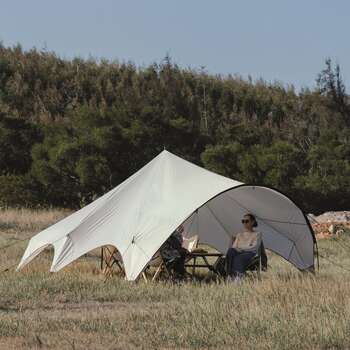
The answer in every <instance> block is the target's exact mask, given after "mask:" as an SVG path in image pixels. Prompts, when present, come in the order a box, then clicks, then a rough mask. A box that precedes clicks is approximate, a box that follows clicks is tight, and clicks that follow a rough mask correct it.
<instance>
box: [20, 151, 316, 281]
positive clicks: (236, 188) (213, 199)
mask: <svg viewBox="0 0 350 350" xmlns="http://www.w3.org/2000/svg"><path fill="white" fill-rule="evenodd" d="M248 212H250V213H252V214H254V215H255V216H256V218H257V222H258V230H259V231H260V232H262V235H263V242H264V245H265V248H268V249H270V250H272V251H274V252H275V253H277V254H279V255H280V256H282V257H283V258H285V259H286V260H288V261H289V262H291V263H292V264H294V265H295V266H296V267H297V268H299V269H300V270H304V269H309V268H312V267H313V266H314V234H313V231H312V229H311V226H310V224H309V222H308V220H307V218H306V216H305V215H304V213H303V212H302V211H301V210H300V208H298V207H297V206H296V205H295V204H294V202H292V201H291V200H290V199H289V198H288V197H286V196H285V195H283V194H281V193H280V192H278V191H276V190H274V189H271V188H267V187H262V186H251V185H244V184H243V183H241V182H238V181H235V180H232V179H229V178H226V177H223V176H221V175H218V174H215V173H213V172H210V171H208V170H205V169H203V168H201V167H198V166H196V165H194V164H192V163H190V162H188V161H186V160H184V159H182V158H179V157H177V156H175V155H174V154H172V153H170V152H168V151H163V152H161V153H160V154H159V155H158V156H157V157H156V158H154V159H153V160H152V161H151V162H149V163H148V164H146V165H145V166H144V167H143V168H141V169H140V170H139V171H138V172H136V173H135V174H134V175H132V176H131V177H130V178H128V179H127V180H125V181H124V182H123V183H121V184H120V185H119V186H117V187H116V188H114V189H113V190H111V191H109V192H108V193H106V194H105V195H104V196H102V197H100V198H99V199H97V200H96V201H94V202H92V203H91V204H89V205H88V206H86V207H84V208H82V209H80V210H79V211H77V212H75V213H73V214H72V215H70V216H68V217H66V218H65V219H63V220H61V221H60V222H58V223H56V224H54V225H52V226H50V227H49V228H47V229H46V230H44V231H42V232H40V233H38V234H37V235H36V236H34V237H33V238H32V239H31V240H30V242H29V244H28V247H27V249H26V251H25V253H24V255H23V257H22V260H21V262H20V264H19V266H18V268H21V267H23V266H24V265H26V264H27V263H28V262H29V261H31V260H32V259H33V258H34V257H36V256H37V255H38V254H39V253H40V252H41V251H42V250H43V249H45V248H46V247H48V246H50V245H52V246H53V247H54V258H53V262H52V266H51V271H58V270H60V269H62V268H63V267H65V266H66V265H68V264H69V263H71V262H72V261H74V260H76V259H77V258H79V257H80V256H82V255H83V254H86V253H87V252H89V251H91V250H93V249H95V248H98V247H101V246H104V245H113V246H115V247H116V248H117V249H118V251H119V252H120V254H121V256H122V258H123V263H124V268H125V273H126V278H127V279H128V280H135V279H136V278H137V277H138V275H139V274H140V273H141V272H142V270H143V269H144V268H145V266H146V265H147V263H148V262H149V261H150V260H151V258H152V256H153V255H154V254H155V253H156V252H157V250H158V249H159V247H160V246H161V245H162V244H163V243H164V242H165V241H166V240H167V238H168V237H169V236H170V235H171V233H172V232H173V231H174V230H175V229H176V228H177V227H178V226H179V225H180V224H182V223H184V226H185V232H186V236H191V235H194V234H198V235H199V239H200V242H201V243H207V244H210V245H211V246H213V247H215V248H216V249H217V250H219V251H221V252H222V253H225V252H226V250H227V249H228V247H229V244H230V236H232V235H234V234H235V233H238V232H240V231H241V230H242V224H241V218H242V216H243V215H244V214H246V213H248Z"/></svg>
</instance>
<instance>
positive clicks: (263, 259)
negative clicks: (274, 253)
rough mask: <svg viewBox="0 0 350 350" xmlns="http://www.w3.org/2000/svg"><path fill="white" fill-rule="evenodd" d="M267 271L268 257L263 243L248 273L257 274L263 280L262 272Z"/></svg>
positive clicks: (251, 262) (250, 264)
mask: <svg viewBox="0 0 350 350" xmlns="http://www.w3.org/2000/svg"><path fill="white" fill-rule="evenodd" d="M266 270H267V255H266V252H265V247H264V243H263V242H262V241H261V243H260V246H259V249H258V251H257V253H256V255H255V256H254V257H253V258H252V260H251V261H250V263H249V265H248V266H247V269H246V271H248V272H256V274H257V276H258V279H259V280H261V272H262V271H266Z"/></svg>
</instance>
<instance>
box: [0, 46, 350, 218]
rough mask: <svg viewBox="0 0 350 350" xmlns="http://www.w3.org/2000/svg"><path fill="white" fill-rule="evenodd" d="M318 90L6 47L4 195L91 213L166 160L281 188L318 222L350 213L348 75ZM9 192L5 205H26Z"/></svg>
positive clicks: (0, 144)
mask: <svg viewBox="0 0 350 350" xmlns="http://www.w3.org/2000/svg"><path fill="white" fill-rule="evenodd" d="M317 84H318V85H317V89H316V90H314V91H311V90H308V89H304V90H303V91H302V92H301V93H299V94H297V93H296V92H295V91H294V89H293V87H284V86H282V85H281V84H268V83H266V82H264V81H261V80H260V81H257V82H255V83H252V82H251V81H245V80H243V79H241V78H239V77H232V76H227V77H222V76H211V75H208V74H207V73H206V72H205V71H203V70H201V71H196V70H193V69H192V70H191V69H180V68H179V67H178V66H177V65H176V64H174V63H172V62H171V59H170V58H169V57H166V58H165V59H164V61H163V62H161V63H160V64H152V65H150V66H148V67H145V68H142V69H138V68H136V67H135V66H134V65H133V64H131V63H119V62H109V61H106V60H102V61H95V60H92V59H90V60H82V59H77V58H76V59H73V60H62V59H61V58H59V57H57V56H56V55H55V54H53V53H49V52H41V51H37V50H35V49H33V50H30V51H27V52H24V51H23V50H22V48H21V47H20V46H16V47H13V48H5V47H4V46H2V45H1V44H0V175H1V176H2V183H4V184H5V183H7V182H8V184H7V185H6V186H7V187H8V189H10V188H12V185H11V184H13V183H15V182H16V181H17V182H18V183H19V184H20V185H19V187H20V188H23V190H24V192H23V193H26V198H27V199H26V200H24V199H23V201H24V202H26V203H27V204H26V205H33V206H35V205H37V204H38V203H40V204H41V205H54V206H60V207H62V206H64V207H79V206H81V205H84V204H86V203H88V202H90V201H91V200H93V199H94V198H96V197H97V196H100V195H101V194H102V193H104V192H106V191H107V190H109V189H110V188H112V187H114V186H116V185H118V184H119V183H120V182H122V181H123V180H124V179H126V178H127V177H128V176H130V175H131V174H132V173H133V172H135V171H136V170H138V169H139V168H140V167H141V166H143V165H144V164H145V163H147V162H148V161H149V160H151V159H152V158H153V157H154V156H156V155H157V154H158V153H159V152H160V151H162V150H163V149H164V148H166V149H168V150H169V151H171V152H173V153H175V154H178V155H180V156H182V157H184V158H186V159H188V160H190V161H192V162H195V163H197V164H199V165H204V166H205V167H207V168H208V169H210V170H213V171H216V172H219V173H221V174H223V175H225V176H229V177H232V178H235V179H237V180H239V181H243V182H248V183H256V184H262V185H267V186H273V187H277V188H278V189H280V190H282V191H285V192H286V193H287V194H289V195H291V196H293V197H295V198H297V199H299V201H300V202H301V203H302V206H303V208H304V209H306V210H312V211H315V212H318V211H320V210H324V209H335V208H346V207H349V205H350V196H349V194H348V192H347V191H348V190H347V189H346V190H345V189H344V188H349V183H348V182H349V180H348V179H349V159H350V151H349V148H350V146H349V145H350V143H349V142H350V141H349V140H350V134H349V131H348V130H349V125H350V122H349V121H350V107H349V97H348V95H347V94H346V91H345V85H344V83H343V81H342V78H341V74H340V68H339V66H338V65H337V66H336V67H335V68H333V66H332V63H331V61H330V60H327V61H326V68H325V69H324V70H323V71H322V72H321V73H320V75H319V76H318V79H317ZM7 177H8V178H7ZM24 179H26V180H25V181H24ZM28 179H31V180H30V181H32V183H33V184H35V186H34V185H33V186H31V185H30V184H29V183H28V182H27V181H28ZM6 181H7V182H6ZM27 185H28V186H27ZM21 186H22V187H21ZM23 186H27V187H25V188H24V187H23ZM33 187H34V188H33ZM28 189H30V190H29V191H28ZM2 191H3V192H1V195H2V197H1V199H0V200H1V203H2V204H3V205H13V204H16V203H17V202H21V201H22V200H18V201H16V200H15V198H14V195H13V194H12V193H11V191H10V190H7V191H6V193H5V192H4V191H5V190H4V189H3V190H2ZM31 195H32V199H31V198H30V197H31ZM18 196H19V195H18ZM18 198H22V197H21V196H19V197H18ZM15 202H16V203H15ZM16 205H17V204H16Z"/></svg>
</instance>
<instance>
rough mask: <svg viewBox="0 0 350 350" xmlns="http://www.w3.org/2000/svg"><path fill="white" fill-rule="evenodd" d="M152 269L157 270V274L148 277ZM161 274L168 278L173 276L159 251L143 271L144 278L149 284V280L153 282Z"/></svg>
mask: <svg viewBox="0 0 350 350" xmlns="http://www.w3.org/2000/svg"><path fill="white" fill-rule="evenodd" d="M152 268H155V272H154V273H153V275H152V274H151V276H150V277H148V276H147V273H149V272H150V270H151V269H152ZM161 273H165V274H167V275H168V276H171V273H170V271H169V269H168V267H167V264H166V262H165V260H164V259H163V257H162V256H161V254H160V252H159V250H158V251H157V252H156V253H155V254H154V255H153V257H152V259H151V261H150V262H149V263H148V264H147V266H146V267H145V269H144V270H143V272H142V277H143V279H144V280H145V281H146V282H148V281H149V280H151V281H152V282H153V281H155V280H156V279H157V278H158V277H159V276H160V274H161Z"/></svg>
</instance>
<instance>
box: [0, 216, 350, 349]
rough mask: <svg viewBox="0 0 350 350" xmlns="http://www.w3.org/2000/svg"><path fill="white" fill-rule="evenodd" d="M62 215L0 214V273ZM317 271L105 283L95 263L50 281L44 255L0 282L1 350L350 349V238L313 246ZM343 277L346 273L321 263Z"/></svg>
mask: <svg viewBox="0 0 350 350" xmlns="http://www.w3.org/2000/svg"><path fill="white" fill-rule="evenodd" d="M65 215H67V212H64V211H55V210H51V211H48V212H47V211H40V212H30V211H27V210H21V211H12V210H8V211H0V247H4V246H8V245H9V244H12V243H15V242H16V244H14V245H12V246H9V247H7V248H6V249H2V250H0V267H1V270H3V269H5V268H6V267H8V266H12V265H14V264H16V263H18V262H19V260H20V257H21V255H22V254H23V252H24V249H25V246H26V242H20V241H16V240H18V239H25V238H27V237H30V236H32V235H33V234H34V233H36V232H38V231H39V230H40V229H42V228H44V227H46V226H48V225H49V224H50V223H53V222H55V221H57V220H58V219H59V218H62V217H64V216H65ZM319 245H320V253H321V254H322V256H323V257H324V258H321V259H320V271H319V273H317V274H316V275H315V276H313V275H310V274H301V273H299V272H298V271H297V270H296V269H295V268H293V267H292V266H291V265H289V264H287V263H286V262H284V261H282V260H281V259H280V258H278V257H277V256H270V260H269V264H270V265H271V268H270V270H269V271H268V272H266V273H264V274H263V278H262V281H261V282H259V281H257V280H247V281H246V282H244V283H243V284H241V285H238V286H237V285H226V284H225V283H209V284H200V283H198V282H197V283H189V282H188V283H184V284H181V285H174V284H170V283H165V282H158V283H148V284H145V283H144V282H138V283H130V282H126V281H124V280H122V279H119V278H113V279H110V280H108V281H107V282H106V283H104V279H103V277H102V276H101V274H100V272H99V264H98V260H97V258H96V257H94V256H93V254H91V255H89V256H88V257H85V258H82V259H80V260H79V261H77V262H76V263H74V264H72V265H70V266H69V267H67V268H66V269H64V270H63V271H60V272H59V273H55V274H52V273H49V272H48V269H49V266H50V259H51V257H52V254H51V253H52V252H50V251H47V252H44V253H42V254H41V255H40V256H39V257H38V258H37V259H35V260H34V261H33V262H32V263H31V264H29V266H28V267H26V268H25V269H24V270H23V271H21V272H14V270H13V269H11V270H9V271H8V272H4V273H1V274H0V349H14V348H16V349H22V348H23V349H39V348H42V349H47V348H48V349H130V348H145V349H153V348H157V349H159V348H163V349H169V348H180V349H187V348H214V349H231V348H233V347H235V348H238V349H246V348H259V349H260V348H261V349H328V348H330V349H333V348H334V349H343V348H350V336H349V335H350V302H349V300H350V254H349V252H350V238H347V237H342V238H339V239H337V240H324V241H321V242H320V243H319ZM328 259H331V260H332V261H334V262H335V263H337V264H339V265H340V266H343V267H344V268H346V269H348V271H345V270H343V269H341V268H339V267H337V266H335V265H333V264H331V263H330V262H329V260H328Z"/></svg>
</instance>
